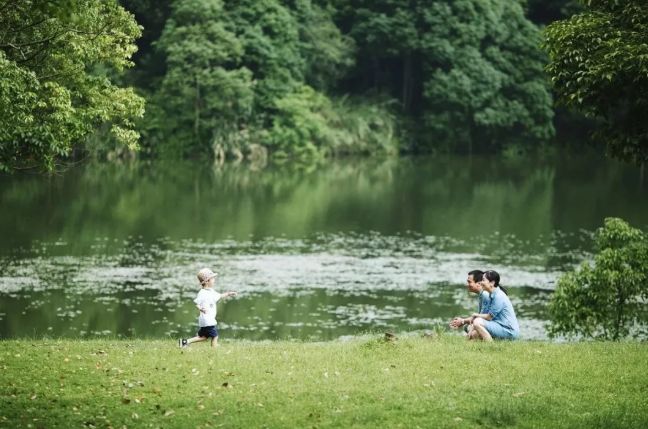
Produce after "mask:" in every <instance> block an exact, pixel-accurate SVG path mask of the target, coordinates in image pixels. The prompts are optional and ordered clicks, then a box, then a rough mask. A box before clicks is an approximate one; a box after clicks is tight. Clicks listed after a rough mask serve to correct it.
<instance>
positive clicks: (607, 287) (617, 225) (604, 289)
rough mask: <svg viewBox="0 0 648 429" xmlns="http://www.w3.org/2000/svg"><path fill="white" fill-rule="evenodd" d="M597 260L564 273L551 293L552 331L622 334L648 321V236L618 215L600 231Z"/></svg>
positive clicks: (609, 336) (603, 335)
mask: <svg viewBox="0 0 648 429" xmlns="http://www.w3.org/2000/svg"><path fill="white" fill-rule="evenodd" d="M596 247H597V250H598V253H597V254H596V256H595V258H594V264H593V265H591V264H589V263H584V264H583V265H582V266H581V267H580V268H579V269H577V270H575V271H573V272H569V273H567V274H565V275H563V276H562V277H561V278H560V280H559V281H558V286H557V288H556V291H555V293H554V295H553V297H552V299H551V303H550V306H549V312H550V316H551V325H550V326H549V333H550V335H559V334H567V335H581V336H584V337H588V338H589V337H593V338H602V339H613V340H618V339H620V338H622V337H625V336H627V335H629V333H630V329H631V328H632V327H633V326H635V325H638V324H645V323H646V322H647V321H646V320H645V317H644V316H645V315H643V314H642V311H643V308H644V306H645V302H646V299H648V237H647V236H646V234H645V233H643V232H642V231H640V230H638V229H635V228H632V227H630V226H629V225H628V224H627V223H626V222H624V221H623V220H621V219H617V218H608V219H606V220H605V225H604V227H603V228H601V229H599V230H598V231H597V234H596Z"/></svg>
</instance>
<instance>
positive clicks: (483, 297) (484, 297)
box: [477, 289, 491, 314]
mask: <svg viewBox="0 0 648 429" xmlns="http://www.w3.org/2000/svg"><path fill="white" fill-rule="evenodd" d="M490 301H491V299H490V294H489V293H488V292H486V291H485V290H483V289H482V291H481V292H479V305H478V306H477V313H479V314H484V313H486V311H488V307H489V306H490Z"/></svg>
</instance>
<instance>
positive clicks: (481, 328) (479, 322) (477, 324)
mask: <svg viewBox="0 0 648 429" xmlns="http://www.w3.org/2000/svg"><path fill="white" fill-rule="evenodd" d="M485 325H486V321H485V320H484V319H482V318H480V317H478V318H476V319H475V320H474V321H473V328H474V330H475V332H477V335H478V336H479V338H480V339H482V340H484V341H493V337H491V334H489V333H488V331H487V330H486V326H485Z"/></svg>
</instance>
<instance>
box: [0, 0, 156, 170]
mask: <svg viewBox="0 0 648 429" xmlns="http://www.w3.org/2000/svg"><path fill="white" fill-rule="evenodd" d="M139 34H140V30H139V27H138V26H137V23H136V22H135V20H134V19H133V17H132V16H131V15H130V14H129V13H127V12H126V11H125V10H124V9H122V8H121V7H120V6H118V5H117V4H116V2H114V1H106V2H96V1H90V0H67V1H64V2H36V1H24V0H20V1H17V0H16V1H8V2H5V4H3V5H2V11H1V13H0V170H5V171H7V170H11V169H14V168H22V167H34V166H39V167H44V168H47V169H52V168H53V167H54V164H55V162H56V160H57V159H60V158H62V157H65V156H67V155H68V154H69V153H70V151H71V150H72V148H73V147H74V145H75V144H77V143H80V142H82V141H83V140H84V139H85V138H86V137H87V136H89V135H90V134H92V133H93V132H94V131H95V130H96V128H97V127H99V126H100V125H102V124H108V125H109V127H110V128H111V131H112V135H113V136H114V138H115V139H116V140H117V141H119V142H121V143H123V144H126V145H128V146H129V147H131V148H133V147H135V146H136V145H137V140H138V136H139V135H138V133H137V132H135V131H134V129H133V128H134V123H133V121H134V120H135V118H137V117H140V116H142V114H143V111H144V101H143V99H141V98H140V97H138V96H137V95H136V94H135V93H134V92H133V90H132V89H130V88H120V87H118V86H116V85H115V84H113V83H112V82H111V80H110V78H109V76H110V73H114V72H120V71H122V70H123V69H124V68H125V67H129V66H130V65H131V62H130V60H129V59H130V57H131V55H132V54H133V52H134V51H135V49H136V48H135V46H134V44H133V41H134V40H135V38H137V37H138V36H139Z"/></svg>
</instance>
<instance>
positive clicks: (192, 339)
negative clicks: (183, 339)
mask: <svg viewBox="0 0 648 429" xmlns="http://www.w3.org/2000/svg"><path fill="white" fill-rule="evenodd" d="M206 339H207V337H193V338H189V339H188V340H187V344H191V343H198V342H200V341H205V340H206Z"/></svg>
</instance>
